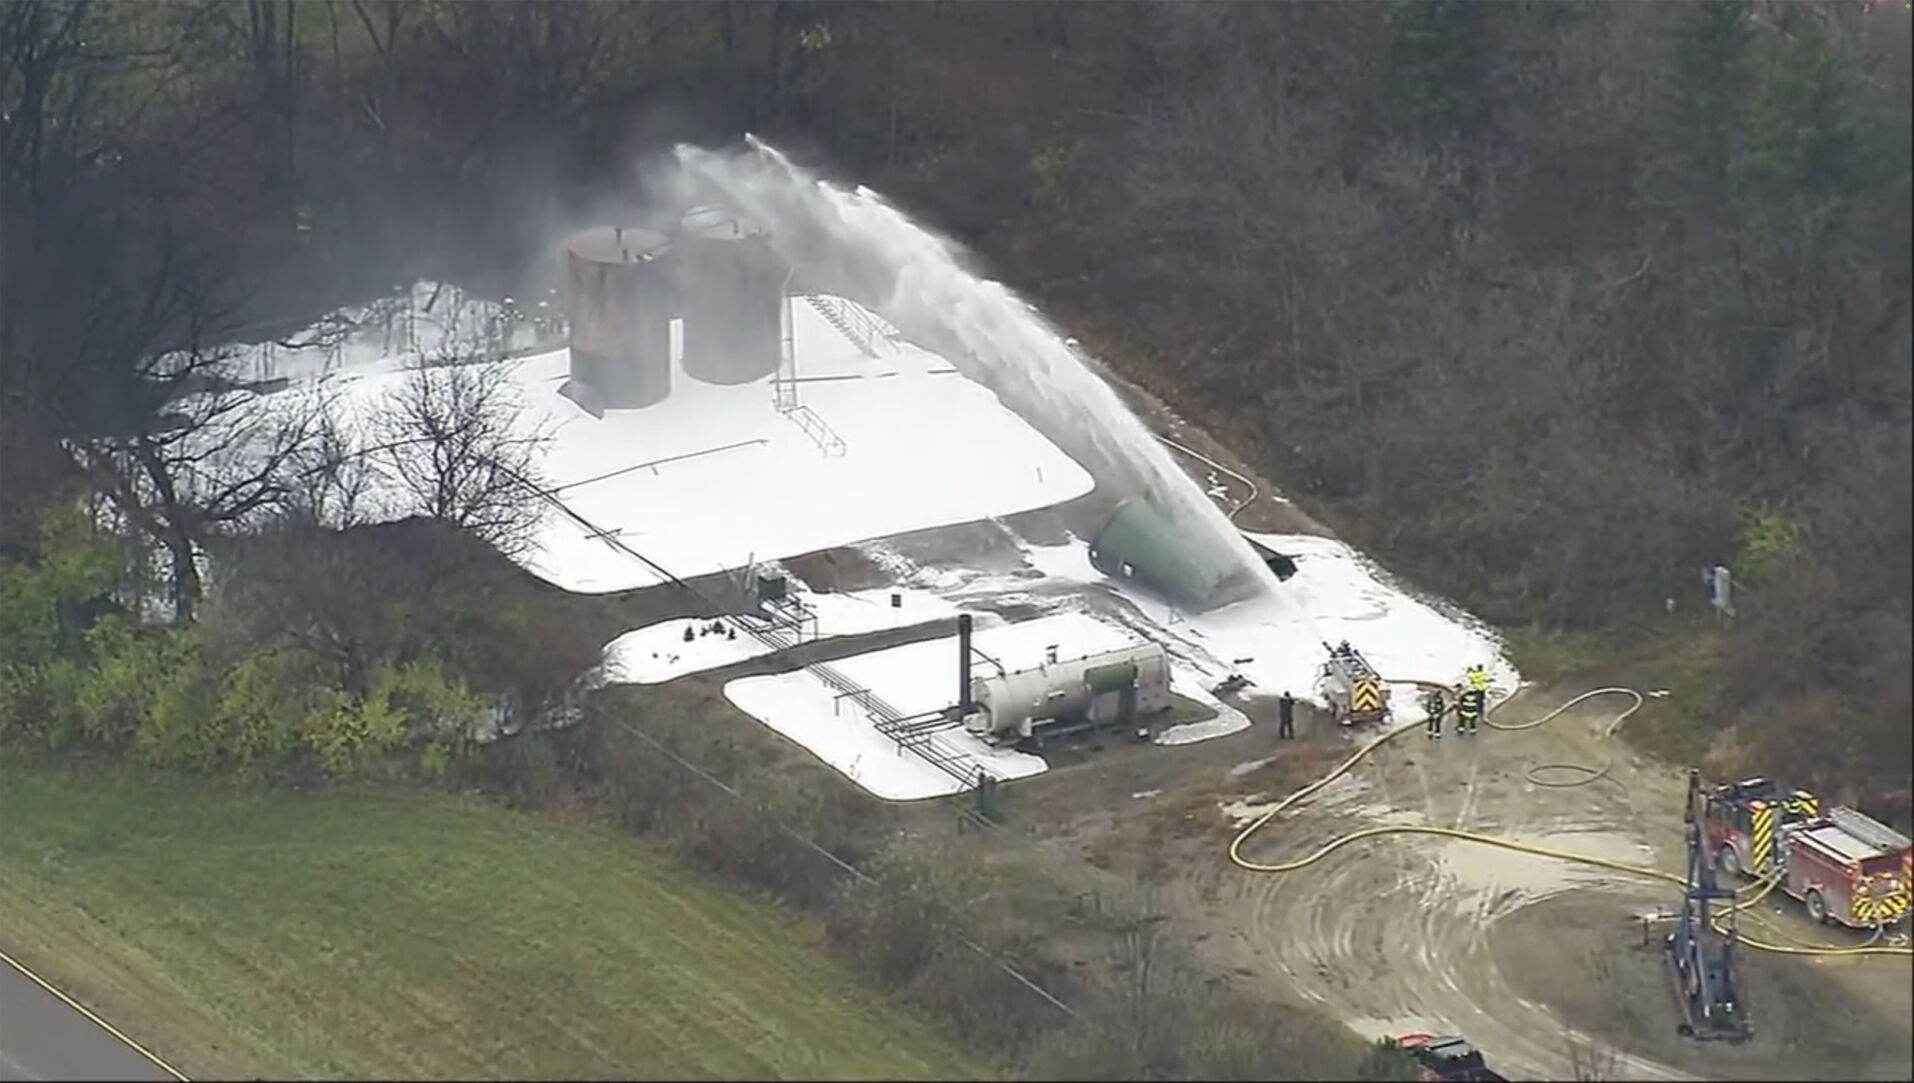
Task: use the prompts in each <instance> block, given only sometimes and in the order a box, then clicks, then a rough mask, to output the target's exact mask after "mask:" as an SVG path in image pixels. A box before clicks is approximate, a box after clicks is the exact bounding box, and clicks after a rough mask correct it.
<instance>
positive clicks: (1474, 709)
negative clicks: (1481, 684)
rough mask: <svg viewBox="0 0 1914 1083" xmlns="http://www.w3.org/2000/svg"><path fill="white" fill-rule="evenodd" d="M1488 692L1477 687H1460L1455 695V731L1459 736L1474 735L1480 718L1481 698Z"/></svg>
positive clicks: (1486, 695) (1485, 696) (1484, 697)
mask: <svg viewBox="0 0 1914 1083" xmlns="http://www.w3.org/2000/svg"><path fill="white" fill-rule="evenodd" d="M1487 697H1488V693H1486V692H1484V691H1482V690H1481V689H1479V688H1462V689H1459V690H1458V691H1457V692H1456V697H1455V732H1456V735H1457V736H1460V737H1474V736H1475V727H1476V723H1478V722H1480V721H1481V720H1482V704H1483V700H1484V699H1486V698H1487Z"/></svg>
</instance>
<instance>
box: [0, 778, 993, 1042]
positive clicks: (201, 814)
mask: <svg viewBox="0 0 1914 1083" xmlns="http://www.w3.org/2000/svg"><path fill="white" fill-rule="evenodd" d="M816 940H817V936H816V933H815V931H814V930H812V929H811V928H809V927H807V926H806V925H804V924H803V923H801V922H800V921H798V920H796V919H794V918H792V917H791V916H789V915H788V914H786V913H784V912H782V911H779V910H777V909H775V908H773V907H770V906H768V905H765V904H762V903H759V902H757V901H754V900H751V899H749V898H746V897H744V896H741V895H739V894H736V893H734V892H731V891H729V890H727V889H726V888H724V887H723V886H721V885H718V884H715V883H713V882H711V881H709V880H707V879H705V878H703V877H701V876H699V875H698V874H696V873H695V872H693V871H691V870H689V869H687V868H685V867H684V866H682V865H679V864H677V863H675V862H674V861H673V860H672V859H670V858H669V857H666V856H664V855H662V854H660V853H658V852H656V851H654V850H651V849H649V848H647V847H646V846H645V845H643V844H642V843H640V842H638V841H636V840H633V839H630V838H627V837H620V836H619V835H616V834H613V833H611V832H607V831H599V830H595V829H591V828H585V827H577V826H571V825H568V824H563V823H559V822H556V821H553V820H548V819H544V818H540V817H536V816H533V815H529V814H519V813H513V812H508V811H506V810H503V809H500V808H497V807H493V806H490V805H487V804H485V803H482V802H480V801H478V800H476V799H466V798H458V797H453V796H450V795H441V794H431V793H423V792H414V791H393V790H340V791H330V792H324V793H291V792H267V791H258V790H246V789H240V788H237V787H232V786H227V785H224V784H220V783H216V782H209V781H203V780H201V781H183V780H169V779H154V778H152V777H150V776H147V775H143V774H139V773H135V772H132V771H127V770H120V769H104V768H101V769H91V768H89V769H85V770H68V769H54V768H41V767H27V766H22V765H19V764H15V763H0V947H4V948H5V949H6V950H7V951H9V952H10V953H12V954H14V955H15V956H17V957H19V958H20V959H21V961H23V962H25V963H27V964H28V965H29V966H32V967H34V968H35V969H37V970H39V971H40V972H41V973H42V974H44V975H45V976H47V977H48V978H49V979H51V980H53V981H54V982H55V983H56V984H61V985H63V986H64V987H65V988H66V989H67V990H68V991H69V992H71V993H72V994H73V995H75V996H76V997H78V998H79V999H80V1000H81V1001H82V1002H83V1003H86V1004H88V1005H89V1006H91V1007H94V1008H95V1009H96V1010H99V1011H100V1012H101V1013H102V1014H104V1015H106V1016H107V1017H108V1018H110V1019H112V1020H114V1021H115V1022H116V1023H117V1024H118V1025H120V1026H121V1027H122V1029H125V1030H127V1031H128V1032H129V1033H131V1034H132V1035H134V1036H135V1037H136V1038H139V1039H141V1040H142V1041H145V1042H148V1044H149V1045H150V1047H151V1048H153V1049H154V1050H155V1051H156V1052H158V1053H159V1054H160V1055H161V1056H163V1057H166V1058H167V1059H169V1060H171V1061H173V1063H174V1064H176V1065H177V1066H178V1067H179V1068H180V1069H181V1070H182V1071H184V1072H186V1073H187V1074H188V1075H196V1076H224V1077H233V1076H250V1077H258V1076H267V1077H279V1078H287V1077H316V1076H348V1077H357V1078H362V1079H365V1078H419V1077H437V1078H468V1079H475V1078H520V1079H525V1078H551V1077H559V1078H567V1077H568V1078H573V1079H577V1078H590V1077H605V1076H622V1077H626V1078H631V1077H639V1078H646V1077H652V1078H657V1077H676V1078H686V1077H711V1076H728V1077H733V1078H760V1079H763V1078H779V1077H786V1078H788V1077H810V1078H818V1077H823V1076H831V1077H863V1078H874V1077H884V1078H904V1077H942V1078H955V1077H971V1076H976V1075H978V1074H979V1073H980V1071H981V1069H980V1068H979V1066H978V1065H976V1064H974V1063H971V1062H968V1061H967V1060H965V1059H964V1058H963V1057H962V1056H961V1055H960V1054H958V1053H957V1052H956V1051H955V1050H953V1049H952V1047H951V1046H950V1045H949V1044H948V1043H946V1042H944V1041H943V1040H942V1039H941V1038H940V1037H939V1036H938V1035H937V1034H935V1033H934V1032H932V1031H931V1030H930V1029H929V1028H928V1027H927V1026H925V1025H924V1024H923V1023H921V1022H918V1021H917V1020H915V1019H912V1018H909V1017H907V1016H905V1015H904V1014H902V1013H900V1012H899V1011H897V1010H895V1009H893V1008H891V1007H890V1006H889V1005H887V1004H885V1003H884V1002H883V1001H882V1000H881V999H880V998H879V997H878V996H877V995H875V994H874V993H872V992H870V991H868V990H866V989H865V988H863V987H861V986H860V985H859V984H858V983H857V982H856V980H855V979H854V978H853V977H852V975H850V974H849V973H847V972H846V971H845V970H844V969H842V968H841V967H840V966H838V965H837V964H835V963H834V962H833V961H831V960H830V959H828V958H827V957H826V956H824V955H823V954H821V952H820V951H819V950H818V948H817V947H816Z"/></svg>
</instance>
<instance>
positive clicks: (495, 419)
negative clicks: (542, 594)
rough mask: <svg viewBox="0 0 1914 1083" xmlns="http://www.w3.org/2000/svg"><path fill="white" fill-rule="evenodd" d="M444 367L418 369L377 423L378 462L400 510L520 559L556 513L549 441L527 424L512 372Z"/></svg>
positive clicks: (453, 357)
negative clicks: (546, 461)
mask: <svg viewBox="0 0 1914 1083" xmlns="http://www.w3.org/2000/svg"><path fill="white" fill-rule="evenodd" d="M438 360H439V363H437V364H425V365H421V366H419V367H417V368H415V369H413V370H412V371H411V372H410V373H409V374H408V375H407V377H406V380H405V383H404V385H403V387H402V388H401V389H400V391H399V393H398V395H397V396H396V397H395V400H394V402H393V403H392V405H391V407H390V409H389V410H388V411H387V412H386V413H385V414H384V415H382V416H381V417H380V418H379V419H378V421H377V422H376V426H377V427H378V429H379V432H378V434H377V435H378V436H379V437H380V444H379V446H378V448H377V449H375V451H376V461H377V462H378V464H379V466H380V467H381V468H382V469H383V470H384V471H385V472H386V473H387V474H388V476H389V480H390V481H391V483H392V487H393V489H394V490H395V499H396V500H397V501H398V502H399V507H398V508H397V509H394V510H398V511H400V512H402V513H410V514H412V515H418V516H421V517H424V518H427V519H435V520H438V521H440V522H444V523H449V524H451V525H453V526H456V527H458V528H460V529H462V530H466V531H469V532H470V533H472V534H474V535H476V536H478V537H479V538H482V539H484V540H485V541H486V542H488V543H490V544H491V545H492V546H494V547H495V548H497V549H498V550H499V551H500V552H502V553H504V554H505V555H507V556H517V555H520V554H522V553H524V552H525V551H526V549H527V548H528V547H529V546H530V545H531V544H532V542H533V540H534V536H535V532H536V530H537V527H538V524H539V521H540V520H541V519H542V518H543V517H544V515H545V513H546V511H547V505H546V503H545V499H544V495H543V494H544V493H545V486H544V484H543V482H542V481H541V480H540V474H539V470H538V453H539V451H540V449H541V448H542V447H543V446H544V445H545V444H546V443H547V442H548V440H549V435H548V434H547V433H546V432H544V431H543V430H542V429H538V428H535V427H532V426H529V425H527V424H525V423H524V419H523V412H524V405H523V403H522V402H521V401H520V400H519V398H518V396H517V392H516V391H515V390H514V388H513V387H512V385H511V382H510V378H509V377H510V373H509V371H508V370H507V368H506V367H504V366H503V365H500V364H497V363H487V364H469V363H459V361H460V360H462V359H461V358H459V357H458V354H457V351H450V352H448V353H447V354H445V355H442V356H441V357H440V358H439V359H438Z"/></svg>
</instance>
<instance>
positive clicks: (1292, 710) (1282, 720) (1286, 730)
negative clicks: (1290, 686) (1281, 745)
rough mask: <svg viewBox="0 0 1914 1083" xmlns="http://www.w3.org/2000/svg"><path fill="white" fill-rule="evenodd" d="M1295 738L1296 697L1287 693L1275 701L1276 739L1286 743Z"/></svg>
mask: <svg viewBox="0 0 1914 1083" xmlns="http://www.w3.org/2000/svg"><path fill="white" fill-rule="evenodd" d="M1295 736H1296V697H1294V696H1292V695H1290V694H1289V693H1288V692H1284V693H1283V698H1282V699H1279V700H1277V701H1276V739H1277V740H1278V741H1287V740H1289V739H1291V738H1293V737H1295Z"/></svg>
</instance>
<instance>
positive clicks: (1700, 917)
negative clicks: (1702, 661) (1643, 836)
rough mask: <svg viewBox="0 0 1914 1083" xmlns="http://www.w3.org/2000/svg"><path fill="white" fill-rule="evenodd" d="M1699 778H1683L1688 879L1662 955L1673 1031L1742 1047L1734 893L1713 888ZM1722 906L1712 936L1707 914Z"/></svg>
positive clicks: (1746, 1027)
mask: <svg viewBox="0 0 1914 1083" xmlns="http://www.w3.org/2000/svg"><path fill="white" fill-rule="evenodd" d="M1701 802H1702V793H1701V772H1699V771H1696V770H1690V771H1689V772H1688V813H1687V816H1686V817H1685V819H1686V820H1687V836H1688V875H1687V881H1686V883H1685V884H1684V885H1683V887H1682V895H1681V913H1680V915H1679V916H1678V917H1677V918H1676V919H1675V930H1674V931H1673V932H1671V933H1669V934H1668V938H1667V940H1666V942H1665V943H1664V953H1665V955H1666V957H1667V960H1668V966H1669V973H1670V976H1671V978H1672V979H1673V981H1674V985H1675V999H1676V1001H1677V1002H1678V1003H1679V1004H1680V1005H1681V1014H1682V1022H1681V1024H1680V1025H1679V1026H1678V1027H1676V1031H1677V1032H1678V1033H1679V1034H1681V1035H1682V1036H1683V1037H1685V1038H1693V1039H1695V1040H1697V1041H1728V1042H1735V1043H1739V1042H1744V1041H1747V1040H1748V1038H1750V1037H1752V1036H1753V1034H1754V1027H1753V1026H1752V1024H1751V1023H1750V1022H1749V1021H1748V1018H1747V1014H1746V1009H1745V1006H1744V1005H1743V1004H1742V1003H1741V996H1740V989H1739V986H1740V981H1739V975H1738V973H1737V967H1736V960H1735V940H1736V930H1735V913H1736V909H1735V905H1734V900H1735V893H1734V891H1733V890H1732V889H1724V888H1722V887H1720V886H1718V885H1717V884H1716V883H1715V868H1714V863H1713V862H1711V861H1709V860H1708V848H1707V847H1706V846H1705V845H1704V844H1703V842H1702V823H1703V820H1704V814H1703V811H1702V808H1701ZM1717 902H1719V903H1722V904H1724V905H1725V907H1726V909H1727V912H1728V925H1727V928H1726V929H1724V930H1720V931H1717V928H1716V923H1715V921H1716V919H1715V917H1714V915H1713V914H1712V913H1711V909H1712V906H1713V904H1715V903H1717Z"/></svg>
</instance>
